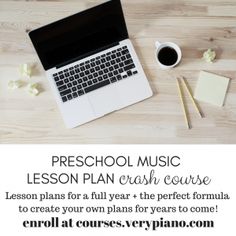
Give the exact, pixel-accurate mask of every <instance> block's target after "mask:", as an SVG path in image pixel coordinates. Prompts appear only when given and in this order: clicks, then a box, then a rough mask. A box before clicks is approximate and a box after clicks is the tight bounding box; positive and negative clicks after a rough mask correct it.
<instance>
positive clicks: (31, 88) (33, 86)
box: [27, 83, 40, 96]
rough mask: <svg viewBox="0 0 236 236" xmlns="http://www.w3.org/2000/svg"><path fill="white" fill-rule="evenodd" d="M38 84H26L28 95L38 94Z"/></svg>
mask: <svg viewBox="0 0 236 236" xmlns="http://www.w3.org/2000/svg"><path fill="white" fill-rule="evenodd" d="M38 87H39V86H38V84H37V83H34V84H28V86H27V91H28V92H29V94H30V95H32V96H38V95H39V93H40V92H39V88H38Z"/></svg>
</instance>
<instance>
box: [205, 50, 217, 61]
mask: <svg viewBox="0 0 236 236" xmlns="http://www.w3.org/2000/svg"><path fill="white" fill-rule="evenodd" d="M215 58H216V52H215V51H214V50H212V49H208V50H207V51H205V52H204V53H203V59H204V60H205V61H206V62H210V63H213V61H214V60H215Z"/></svg>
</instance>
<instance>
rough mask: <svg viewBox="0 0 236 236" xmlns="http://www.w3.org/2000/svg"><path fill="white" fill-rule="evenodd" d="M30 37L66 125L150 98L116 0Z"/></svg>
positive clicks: (43, 28) (147, 85) (51, 25)
mask: <svg viewBox="0 0 236 236" xmlns="http://www.w3.org/2000/svg"><path fill="white" fill-rule="evenodd" d="M29 36H30V38H31V41H32V43H33V45H34V47H35V49H36V51H37V54H38V56H39V58H40V61H41V63H42V65H43V67H44V69H45V71H46V75H47V78H48V80H49V83H50V86H51V88H52V91H53V93H54V95H55V98H56V101H57V104H58V106H59V108H60V111H61V114H62V117H63V119H64V122H65V125H66V127H68V128H74V127H76V126H79V125H82V124H84V123H87V122H89V121H92V120H94V119H97V118H100V117H102V116H104V115H106V114H108V113H110V112H113V111H116V110H119V109H122V108H124V107H127V106H129V105H132V104H134V103H137V102H139V101H142V100H144V99H146V98H149V97H150V96H152V90H151V89H150V86H149V83H148V80H147V78H146V76H145V74H144V71H143V69H142V66H141V64H140V62H139V60H138V57H137V55H136V53H135V50H134V48H133V45H132V43H131V41H130V40H129V36H128V32H127V28H126V24H125V19H124V15H123V11H122V6H121V2H120V0H112V1H108V2H106V3H103V4H101V5H98V6H96V7H93V8H90V9H88V10H86V11H83V12H79V13H77V14H75V15H72V16H69V17H66V18H64V19H62V20H59V21H56V22H54V23H51V24H49V25H46V26H43V27H41V28H38V29H36V30H33V31H31V32H30V33H29Z"/></svg>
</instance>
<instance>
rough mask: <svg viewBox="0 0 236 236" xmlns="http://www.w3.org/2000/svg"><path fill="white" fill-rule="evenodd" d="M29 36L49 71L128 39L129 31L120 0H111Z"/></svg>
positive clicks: (32, 32) (35, 31)
mask: <svg viewBox="0 0 236 236" xmlns="http://www.w3.org/2000/svg"><path fill="white" fill-rule="evenodd" d="M68 4H69V3H68ZM29 36H30V38H31V40H32V42H33V45H34V47H35V49H36V51H37V53H38V55H39V58H40V60H41V63H42V64H43V67H44V69H45V70H48V69H50V68H53V67H56V66H61V65H66V64H68V63H71V62H73V61H75V60H78V59H80V58H81V57H84V56H85V55H88V54H89V53H93V52H94V51H96V50H98V49H102V48H104V47H107V46H108V45H112V44H114V43H116V42H119V41H121V40H124V39H126V38H128V32H127V28H126V24H125V19H124V15H123V11H122V7H121V3H120V0H111V1H108V2H106V3H103V4H101V5H99V6H96V7H93V8H90V9H88V10H86V11H83V12H80V13H77V14H75V15H72V16H69V17H67V18H64V19H62V20H59V21H56V22H54V23H52V24H49V25H46V26H44V27H41V28H39V29H36V30H33V31H31V32H30V33H29Z"/></svg>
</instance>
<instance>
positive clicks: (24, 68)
mask: <svg viewBox="0 0 236 236" xmlns="http://www.w3.org/2000/svg"><path fill="white" fill-rule="evenodd" d="M19 69H20V74H21V76H22V77H27V78H30V77H31V75H32V67H31V66H30V65H29V64H26V63H25V64H22V65H20V68H19Z"/></svg>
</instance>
